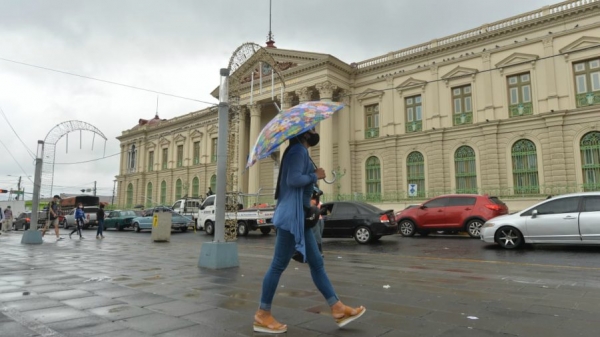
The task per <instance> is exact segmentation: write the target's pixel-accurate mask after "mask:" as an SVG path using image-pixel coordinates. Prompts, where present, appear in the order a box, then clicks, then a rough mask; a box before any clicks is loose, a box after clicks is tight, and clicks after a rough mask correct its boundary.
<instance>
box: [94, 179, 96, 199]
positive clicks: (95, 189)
mask: <svg viewBox="0 0 600 337" xmlns="http://www.w3.org/2000/svg"><path fill="white" fill-rule="evenodd" d="M94 196H96V182H95V181H94Z"/></svg>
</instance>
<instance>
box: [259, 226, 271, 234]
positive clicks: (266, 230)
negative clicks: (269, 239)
mask: <svg viewBox="0 0 600 337" xmlns="http://www.w3.org/2000/svg"><path fill="white" fill-rule="evenodd" d="M260 232H261V233H263V235H267V234H269V233H271V228H270V227H261V228H260Z"/></svg>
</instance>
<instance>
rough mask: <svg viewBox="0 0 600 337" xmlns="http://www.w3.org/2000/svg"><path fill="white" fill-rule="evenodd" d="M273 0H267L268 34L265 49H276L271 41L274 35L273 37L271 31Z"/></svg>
mask: <svg viewBox="0 0 600 337" xmlns="http://www.w3.org/2000/svg"><path fill="white" fill-rule="evenodd" d="M272 2H273V0H269V34H268V35H267V48H277V47H275V40H273V38H275V35H273V32H272V31H271V7H272V6H271V5H272Z"/></svg>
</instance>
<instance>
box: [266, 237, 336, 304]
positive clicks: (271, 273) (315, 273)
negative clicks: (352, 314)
mask: <svg viewBox="0 0 600 337" xmlns="http://www.w3.org/2000/svg"><path fill="white" fill-rule="evenodd" d="M304 239H305V240H306V261H307V262H308V266H309V267H310V274H311V276H312V279H313V283H314V284H315V286H317V289H319V291H320V292H321V294H322V295H323V297H325V300H327V304H329V306H332V305H334V304H335V303H337V301H339V298H338V296H337V295H336V294H335V291H334V290H333V286H332V285H331V282H330V281H329V277H327V274H326V273H325V265H324V264H323V258H322V257H321V253H319V249H318V248H317V242H316V241H315V237H314V235H313V232H312V230H311V229H306V230H304ZM295 251H296V248H295V240H294V236H293V235H292V233H290V232H289V231H286V230H283V229H277V239H276V240H275V253H274V255H273V261H272V262H271V266H270V267H269V270H268V271H267V273H266V274H265V278H264V279H263V285H262V294H261V296H260V309H262V310H266V311H271V304H272V303H273V297H274V296H275V291H276V290H277V285H278V284H279V279H280V278H281V274H282V273H283V271H284V270H285V269H286V268H287V266H288V264H289V263H290V260H291V258H292V255H294V252H295Z"/></svg>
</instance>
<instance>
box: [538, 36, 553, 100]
mask: <svg viewBox="0 0 600 337" xmlns="http://www.w3.org/2000/svg"><path fill="white" fill-rule="evenodd" d="M543 44H544V56H546V57H547V58H546V59H545V60H543V61H542V62H544V63H545V64H546V83H545V85H546V93H547V97H548V107H547V110H546V111H550V110H558V93H557V90H556V72H555V70H556V68H555V67H554V59H555V58H554V57H551V56H553V55H554V44H553V39H552V37H547V38H545V39H544V40H543ZM542 87H543V85H542ZM538 111H539V110H538ZM540 112H542V111H540Z"/></svg>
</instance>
